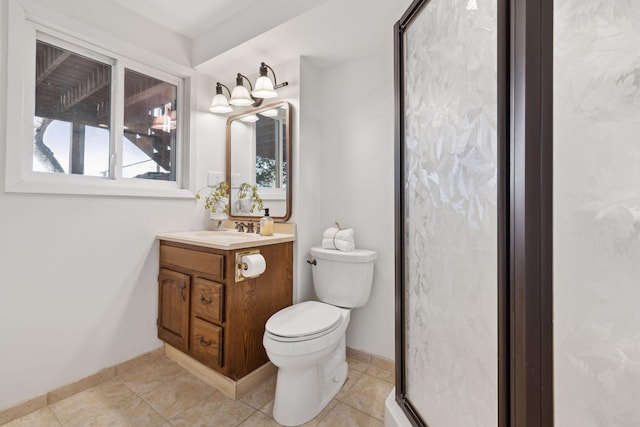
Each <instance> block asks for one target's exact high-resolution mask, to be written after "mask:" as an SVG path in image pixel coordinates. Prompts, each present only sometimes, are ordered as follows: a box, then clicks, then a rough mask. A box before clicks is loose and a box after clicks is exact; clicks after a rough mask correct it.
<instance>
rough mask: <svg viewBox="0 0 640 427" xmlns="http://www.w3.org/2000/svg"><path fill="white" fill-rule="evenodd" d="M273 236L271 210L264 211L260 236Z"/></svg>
mask: <svg viewBox="0 0 640 427" xmlns="http://www.w3.org/2000/svg"><path fill="white" fill-rule="evenodd" d="M272 234H273V218H271V217H270V216H269V208H266V209H265V210H264V216H263V217H262V218H260V235H262V236H271V235H272Z"/></svg>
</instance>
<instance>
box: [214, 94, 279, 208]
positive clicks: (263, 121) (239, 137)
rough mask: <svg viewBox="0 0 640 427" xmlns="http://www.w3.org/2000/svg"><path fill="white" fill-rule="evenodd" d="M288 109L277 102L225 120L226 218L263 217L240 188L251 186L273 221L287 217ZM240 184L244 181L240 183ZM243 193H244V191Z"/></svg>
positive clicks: (249, 193) (250, 190)
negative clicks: (227, 202)
mask: <svg viewBox="0 0 640 427" xmlns="http://www.w3.org/2000/svg"><path fill="white" fill-rule="evenodd" d="M290 123H291V108H290V106H289V103H288V102H286V101H280V102H276V103H272V104H268V105H264V106H260V107H258V108H252V109H250V110H247V111H244V112H243V113H241V114H236V115H233V116H230V117H229V118H228V119H227V176H226V181H227V183H229V184H230V185H229V198H230V200H229V206H230V212H229V218H230V219H237V220H251V219H254V220H255V219H258V218H260V217H262V216H264V211H262V210H259V209H258V206H256V205H255V204H254V206H253V212H251V208H252V206H251V203H250V196H251V193H252V188H249V190H248V194H247V195H244V196H243V195H242V194H241V190H242V189H243V188H246V187H253V186H255V189H256V190H257V194H258V195H259V196H260V198H261V199H262V202H263V205H264V208H268V209H269V215H270V216H271V217H272V218H273V219H274V220H275V221H287V220H288V219H289V218H290V217H291V182H290V179H291V161H290V159H291V126H290ZM243 184H248V186H247V185H243ZM245 194H246V193H245Z"/></svg>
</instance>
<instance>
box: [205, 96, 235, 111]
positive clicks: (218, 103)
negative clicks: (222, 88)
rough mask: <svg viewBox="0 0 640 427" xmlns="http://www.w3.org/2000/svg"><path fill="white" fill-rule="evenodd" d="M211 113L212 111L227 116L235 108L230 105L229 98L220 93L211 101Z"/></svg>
mask: <svg viewBox="0 0 640 427" xmlns="http://www.w3.org/2000/svg"><path fill="white" fill-rule="evenodd" d="M209 111H211V112H212V113H218V114H226V113H230V112H231V111H233V108H231V106H230V105H229V102H228V101H227V97H226V96H224V95H223V94H221V93H218V94H216V95H214V97H213V99H212V100H211V106H210V107H209Z"/></svg>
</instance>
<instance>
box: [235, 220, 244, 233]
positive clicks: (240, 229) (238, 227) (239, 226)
mask: <svg viewBox="0 0 640 427" xmlns="http://www.w3.org/2000/svg"><path fill="white" fill-rule="evenodd" d="M244 226H245V224H244V223H242V222H236V230H238V232H239V233H242V232H243V231H244Z"/></svg>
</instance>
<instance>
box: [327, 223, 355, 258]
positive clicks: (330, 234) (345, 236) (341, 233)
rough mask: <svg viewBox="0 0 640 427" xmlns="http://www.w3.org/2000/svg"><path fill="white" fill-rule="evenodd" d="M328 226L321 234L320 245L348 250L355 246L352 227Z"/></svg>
mask: <svg viewBox="0 0 640 427" xmlns="http://www.w3.org/2000/svg"><path fill="white" fill-rule="evenodd" d="M336 225H337V227H329V228H327V229H326V230H324V233H323V234H322V247H323V248H324V249H337V250H339V251H343V252H350V251H352V250H354V249H355V248H356V241H355V238H354V233H353V228H340V225H339V224H338V223H336Z"/></svg>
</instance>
